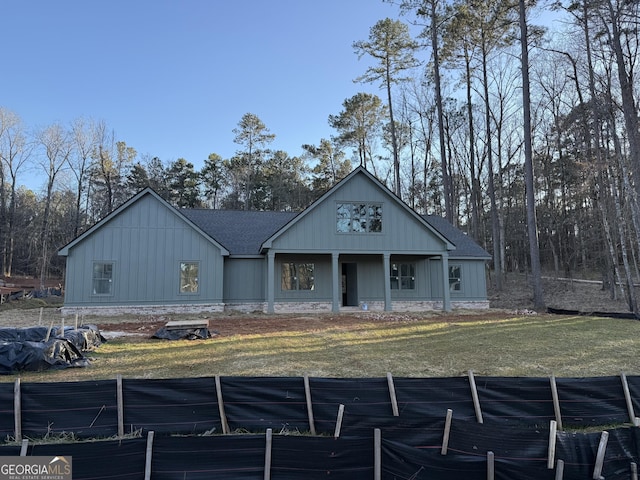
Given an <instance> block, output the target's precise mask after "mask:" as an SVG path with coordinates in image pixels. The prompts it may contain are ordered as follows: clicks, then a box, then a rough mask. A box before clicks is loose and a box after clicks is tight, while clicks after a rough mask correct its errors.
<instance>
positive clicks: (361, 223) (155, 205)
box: [59, 167, 490, 314]
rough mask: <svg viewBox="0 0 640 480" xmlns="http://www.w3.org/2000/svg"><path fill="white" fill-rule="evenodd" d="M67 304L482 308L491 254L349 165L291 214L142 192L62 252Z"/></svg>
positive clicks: (176, 308)
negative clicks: (188, 203)
mask: <svg viewBox="0 0 640 480" xmlns="http://www.w3.org/2000/svg"><path fill="white" fill-rule="evenodd" d="M59 255H62V256H65V257H66V265H67V268H66V280H65V303H64V310H63V311H64V312H65V314H66V313H73V312H75V313H78V312H85V313H98V312H99V313H101V314H118V313H130V312H137V313H140V312H148V313H155V314H157V313H168V312H199V311H214V312H215V311H218V312H220V311H225V310H240V311H263V312H266V313H282V312H303V311H318V312H321V311H327V312H330V311H332V312H339V311H341V310H348V309H363V310H386V311H390V310H398V311H419V310H433V309H442V310H445V311H448V310H450V309H451V308H487V307H488V301H487V292H486V277H485V275H486V273H485V268H486V261H487V260H488V259H489V258H490V256H489V255H488V254H487V252H486V251H485V250H484V249H482V248H481V247H480V246H479V245H477V244H476V243H475V242H474V241H473V240H472V239H470V238H469V237H467V236H466V235H465V234H464V233H462V232H461V231H460V230H458V229H456V228H454V227H453V226H452V225H451V224H449V223H448V222H446V221H445V220H443V219H442V218H439V217H434V216H421V215H419V214H418V213H416V212H415V211H414V210H412V209H411V208H410V207H409V206H407V205H406V204H405V203H404V202H402V201H401V200H400V199H399V198H398V197H397V196H396V195H394V194H393V193H392V192H391V191H390V190H389V189H387V188H386V187H385V186H384V185H383V184H382V183H381V182H380V181H378V180H377V179H376V178H375V177H374V176H373V175H372V174H371V173H369V172H368V171H367V170H366V169H364V168H361V167H360V168H357V169H355V170H354V171H352V172H351V173H350V174H349V175H348V176H347V177H345V178H344V179H343V180H342V181H340V182H339V183H338V184H336V185H335V186H334V187H333V188H331V189H330V190H329V191H327V192H326V193H325V194H324V195H323V196H322V197H320V198H319V199H318V200H316V201H315V202H314V203H313V204H311V205H310V206H309V207H308V208H307V209H305V210H304V211H302V212H299V213H292V212H260V211H227V210H206V209H176V208H174V207H172V206H171V205H169V204H168V203H167V202H166V201H164V200H163V199H162V198H161V197H160V196H159V195H158V194H156V193H155V192H154V191H153V190H151V189H145V190H143V191H141V192H139V193H138V194H137V195H135V196H134V197H133V198H131V199H130V200H129V201H127V202H126V203H124V204H123V205H121V206H120V207H119V208H118V209H116V210H114V211H113V212H112V213H110V214H109V215H108V216H106V217H105V218H104V219H102V220H101V221H100V222H98V223H97V224H95V225H94V226H93V227H92V228H90V229H89V230H87V231H86V232H84V233H83V234H82V235H80V236H78V237H77V238H75V239H74V240H73V241H71V242H70V243H69V244H67V245H66V246H64V247H63V248H62V249H60V251H59Z"/></svg>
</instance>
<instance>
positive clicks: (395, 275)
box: [391, 263, 416, 290]
mask: <svg viewBox="0 0 640 480" xmlns="http://www.w3.org/2000/svg"><path fill="white" fill-rule="evenodd" d="M415 288H416V265H415V263H392V264H391V289H392V290H415Z"/></svg>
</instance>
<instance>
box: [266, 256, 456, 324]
mask: <svg viewBox="0 0 640 480" xmlns="http://www.w3.org/2000/svg"><path fill="white" fill-rule="evenodd" d="M309 255H312V256H313V257H314V258H320V259H322V260H321V264H322V265H318V266H317V267H315V264H314V285H313V287H312V288H310V289H309V291H307V292H305V294H304V295H299V296H298V297H293V296H287V297H286V298H285V297H283V296H282V291H281V290H280V289H281V288H282V286H281V284H280V282H281V273H280V271H279V268H280V269H281V268H282V265H283V264H284V263H286V262H288V261H290V260H291V259H293V258H295V259H301V258H305V255H304V254H301V253H296V254H292V253H290V252H277V251H274V250H270V251H269V252H267V255H266V258H267V275H266V307H267V308H266V311H267V313H276V310H277V311H279V312H280V311H282V308H281V307H284V306H285V305H286V304H293V303H296V304H298V305H300V304H301V303H305V304H308V305H309V306H310V308H311V309H312V310H315V311H322V310H324V311H332V312H336V313H337V312H340V311H350V310H351V311H353V310H362V309H364V308H366V309H368V310H374V309H375V310H384V311H393V310H394V304H397V305H398V306H400V305H402V306H403V307H402V308H400V309H401V310H405V309H406V307H407V306H408V305H411V306H413V307H416V308H417V309H423V310H433V309H434V306H436V305H437V306H438V308H441V309H442V310H443V311H450V310H451V299H450V289H449V256H448V252H437V253H433V254H424V253H422V252H421V253H416V254H414V255H407V254H406V253H404V252H403V254H394V253H392V252H382V253H380V254H371V253H354V252H330V253H325V254H317V253H314V254H309ZM407 259H411V262H409V261H408V260H407ZM305 265H309V263H306V264H305ZM407 265H414V266H413V267H412V268H413V270H415V271H412V272H411V273H412V274H413V277H414V278H413V279H412V278H411V277H410V276H407V277H403V275H406V272H404V269H403V271H402V272H401V271H400V270H399V268H400V266H403V267H404V266H407ZM392 266H393V267H394V272H396V270H398V271H397V276H394V275H393V274H392ZM434 269H436V270H438V271H434ZM434 281H435V282H438V283H440V285H438V286H437V288H435V289H432V288H431V287H432V283H433V282H434ZM412 282H414V283H412ZM402 288H405V290H404V292H406V294H405V295H404V296H403V295H401V293H402ZM433 290H435V291H437V292H438V295H437V296H436V297H434V296H433V294H432V292H433ZM294 299H295V300H294ZM276 305H277V306H278V308H276ZM284 308H285V310H286V307H284Z"/></svg>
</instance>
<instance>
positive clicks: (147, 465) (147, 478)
mask: <svg viewBox="0 0 640 480" xmlns="http://www.w3.org/2000/svg"><path fill="white" fill-rule="evenodd" d="M152 458H153V431H151V432H149V433H148V434H147V451H146V454H145V460H144V480H151V459H152Z"/></svg>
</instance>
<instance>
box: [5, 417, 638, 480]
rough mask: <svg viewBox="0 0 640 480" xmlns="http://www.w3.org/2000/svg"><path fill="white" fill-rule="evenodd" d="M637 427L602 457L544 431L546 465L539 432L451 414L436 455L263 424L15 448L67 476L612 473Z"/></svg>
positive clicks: (588, 444)
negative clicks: (63, 460)
mask: <svg viewBox="0 0 640 480" xmlns="http://www.w3.org/2000/svg"><path fill="white" fill-rule="evenodd" d="M639 432H640V429H639V428H637V427H631V428H620V429H614V430H611V431H610V432H608V443H607V444H606V448H605V449H603V450H602V455H600V447H601V444H602V438H603V435H604V433H606V432H603V433H593V434H591V433H582V434H581V433H572V434H569V433H566V432H560V433H558V434H557V436H556V437H555V438H554V442H555V444H556V450H555V458H553V460H554V461H553V467H552V468H549V464H548V463H549V456H550V455H551V451H550V449H548V448H547V447H548V442H549V438H548V432H535V431H533V430H531V429H525V430H522V429H520V428H518V427H510V426H504V425H502V426H488V425H482V424H477V423H475V422H463V421H460V420H455V421H454V423H453V425H452V428H451V437H450V439H449V448H448V450H447V451H446V452H443V450H442V448H441V447H442V446H443V445H442V443H443V442H442V441H441V442H439V443H440V444H434V445H424V444H423V443H422V442H417V444H416V445H409V444H406V443H404V442H403V441H401V440H399V439H395V440H392V439H389V438H386V436H385V435H386V434H385V433H384V430H382V431H381V430H379V429H376V431H375V433H374V435H368V436H365V437H340V438H333V437H327V436H322V437H319V436H297V435H275V436H274V435H272V432H271V430H270V429H269V430H267V432H266V434H265V435H255V434H253V435H214V436H210V435H206V436H159V437H157V438H154V434H153V433H152V432H150V433H149V434H148V435H147V438H146V439H145V438H137V439H124V440H120V441H113V440H109V441H96V442H84V443H73V444H44V445H30V446H28V448H26V449H24V454H25V455H27V456H31V455H33V456H36V455H40V456H54V455H58V456H61V455H64V456H68V457H72V459H73V469H74V476H73V477H74V479H76V480H78V479H82V480H89V479H105V480H106V479H126V480H129V479H134V478H136V479H148V480H157V479H162V480H164V479H184V478H188V479H209V478H216V479H222V480H226V479H264V478H273V479H282V480H289V479H291V480H293V479H301V478H304V479H305V480H306V479H311V480H313V479H320V478H334V479H340V480H341V479H345V480H346V479H349V480H351V479H360V478H362V479H371V478H374V479H375V478H379V479H381V480H401V479H406V480H417V479H429V480H434V479H435V480H438V479H441V480H457V479H465V480H467V479H469V480H475V479H478V480H479V479H483V480H484V479H488V480H494V479H509V480H529V479H531V480H533V479H537V480H540V479H542V480H546V479H555V480H557V479H559V478H561V479H563V480H582V479H591V478H600V477H602V478H604V479H606V480H617V479H632V478H634V477H632V471H633V465H637V459H638V453H639V450H638V438H640V433H639ZM434 443H436V442H434ZM17 450H18V448H17V447H15V446H4V447H0V457H4V456H9V455H11V456H15V455H17V454H18V452H17ZM599 457H601V458H600V460H599ZM560 462H562V468H561V469H560ZM0 463H2V459H1V458H0ZM560 471H562V475H559V472H560ZM596 471H597V472H598V473H597V474H596Z"/></svg>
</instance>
